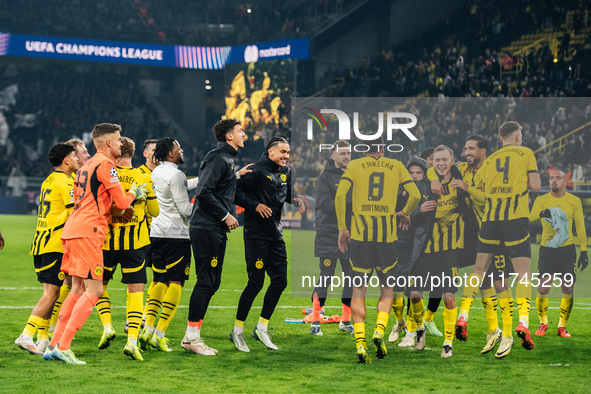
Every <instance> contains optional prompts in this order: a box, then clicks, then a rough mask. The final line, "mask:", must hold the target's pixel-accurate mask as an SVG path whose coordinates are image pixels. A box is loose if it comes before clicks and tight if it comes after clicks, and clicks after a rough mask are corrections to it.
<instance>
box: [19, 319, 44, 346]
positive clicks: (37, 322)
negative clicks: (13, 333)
mask: <svg viewBox="0 0 591 394" xmlns="http://www.w3.org/2000/svg"><path fill="white" fill-rule="evenodd" d="M42 324H43V318H42V317H39V316H34V315H31V316H29V320H27V325H26V326H25V329H24V330H23V335H26V336H28V337H31V340H32V339H33V337H34V336H35V333H36V332H37V329H38V328H39V326H41V325H42Z"/></svg>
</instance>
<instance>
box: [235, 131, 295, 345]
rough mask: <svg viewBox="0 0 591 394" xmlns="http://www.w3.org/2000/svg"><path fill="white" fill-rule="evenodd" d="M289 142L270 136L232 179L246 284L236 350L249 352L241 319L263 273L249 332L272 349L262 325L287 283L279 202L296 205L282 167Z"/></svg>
mask: <svg viewBox="0 0 591 394" xmlns="http://www.w3.org/2000/svg"><path fill="white" fill-rule="evenodd" d="M289 153H290V149H289V144H288V143H287V141H286V140H285V139H283V138H281V137H275V138H272V139H271V140H270V141H269V143H268V144H267V153H264V154H263V156H262V157H261V159H260V160H259V161H258V162H256V163H255V164H254V166H253V167H252V169H253V171H252V172H251V173H250V174H247V175H245V176H244V177H242V178H241V179H240V180H238V188H237V191H236V200H235V202H236V204H238V205H240V206H241V207H243V208H244V209H245V213H246V215H245V222H244V255H245V258H246V271H247V273H248V284H247V285H246V288H245V289H244V291H243V292H242V295H241V296H240V301H239V303H238V311H237V313H236V324H235V326H234V330H233V331H232V333H231V334H230V341H232V342H233V343H234V345H235V346H236V349H238V350H240V351H243V352H249V351H250V350H249V349H248V346H247V345H246V341H245V339H244V322H245V321H246V317H247V316H248V312H249V311H250V308H251V306H252V303H253V301H254V299H255V298H256V296H257V295H258V293H259V292H260V291H261V289H262V288H263V284H264V282H265V272H266V273H267V274H268V275H269V278H270V279H271V284H270V285H269V288H268V289H267V292H266V294H265V299H264V302H263V309H262V311H261V316H260V318H259V322H258V324H257V326H256V328H255V329H254V330H253V332H252V337H253V338H255V339H257V340H259V341H261V342H262V343H263V344H264V345H265V346H266V347H267V348H269V349H272V350H277V346H275V345H274V344H273V342H271V338H270V337H269V334H268V330H267V326H268V323H269V319H270V318H271V315H272V314H273V311H274V310H275V307H276V306H277V303H278V302H279V298H280V297H281V294H282V293H283V290H284V289H285V287H286V286H287V251H286V249H285V242H284V241H283V231H282V227H283V226H282V224H281V210H282V208H283V203H284V202H286V201H287V202H290V203H292V204H294V205H296V206H299V205H300V204H301V199H300V198H298V197H297V196H296V197H294V198H292V194H291V170H290V169H289V167H287V166H286V163H287V160H288V159H289Z"/></svg>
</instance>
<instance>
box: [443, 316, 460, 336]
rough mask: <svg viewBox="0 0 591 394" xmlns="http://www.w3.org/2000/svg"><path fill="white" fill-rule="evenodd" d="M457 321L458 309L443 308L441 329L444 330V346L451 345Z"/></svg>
mask: <svg viewBox="0 0 591 394" xmlns="http://www.w3.org/2000/svg"><path fill="white" fill-rule="evenodd" d="M457 320H458V309H457V308H451V309H447V308H445V309H444V310H443V328H444V329H445V341H444V344H448V345H451V343H452V341H453V339H454V334H455V330H456V321H457Z"/></svg>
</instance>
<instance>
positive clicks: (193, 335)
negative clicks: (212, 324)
mask: <svg viewBox="0 0 591 394" xmlns="http://www.w3.org/2000/svg"><path fill="white" fill-rule="evenodd" d="M202 322H203V320H199V321H197V322H194V321H188V322H187V331H186V332H185V335H186V336H187V338H188V339H189V340H190V341H192V340H194V339H197V338H200V337H201V323H202Z"/></svg>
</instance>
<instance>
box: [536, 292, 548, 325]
mask: <svg viewBox="0 0 591 394" xmlns="http://www.w3.org/2000/svg"><path fill="white" fill-rule="evenodd" d="M536 308H537V309H538V317H539V318H540V323H541V324H548V294H540V293H539V292H538V297H537V298H536Z"/></svg>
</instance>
